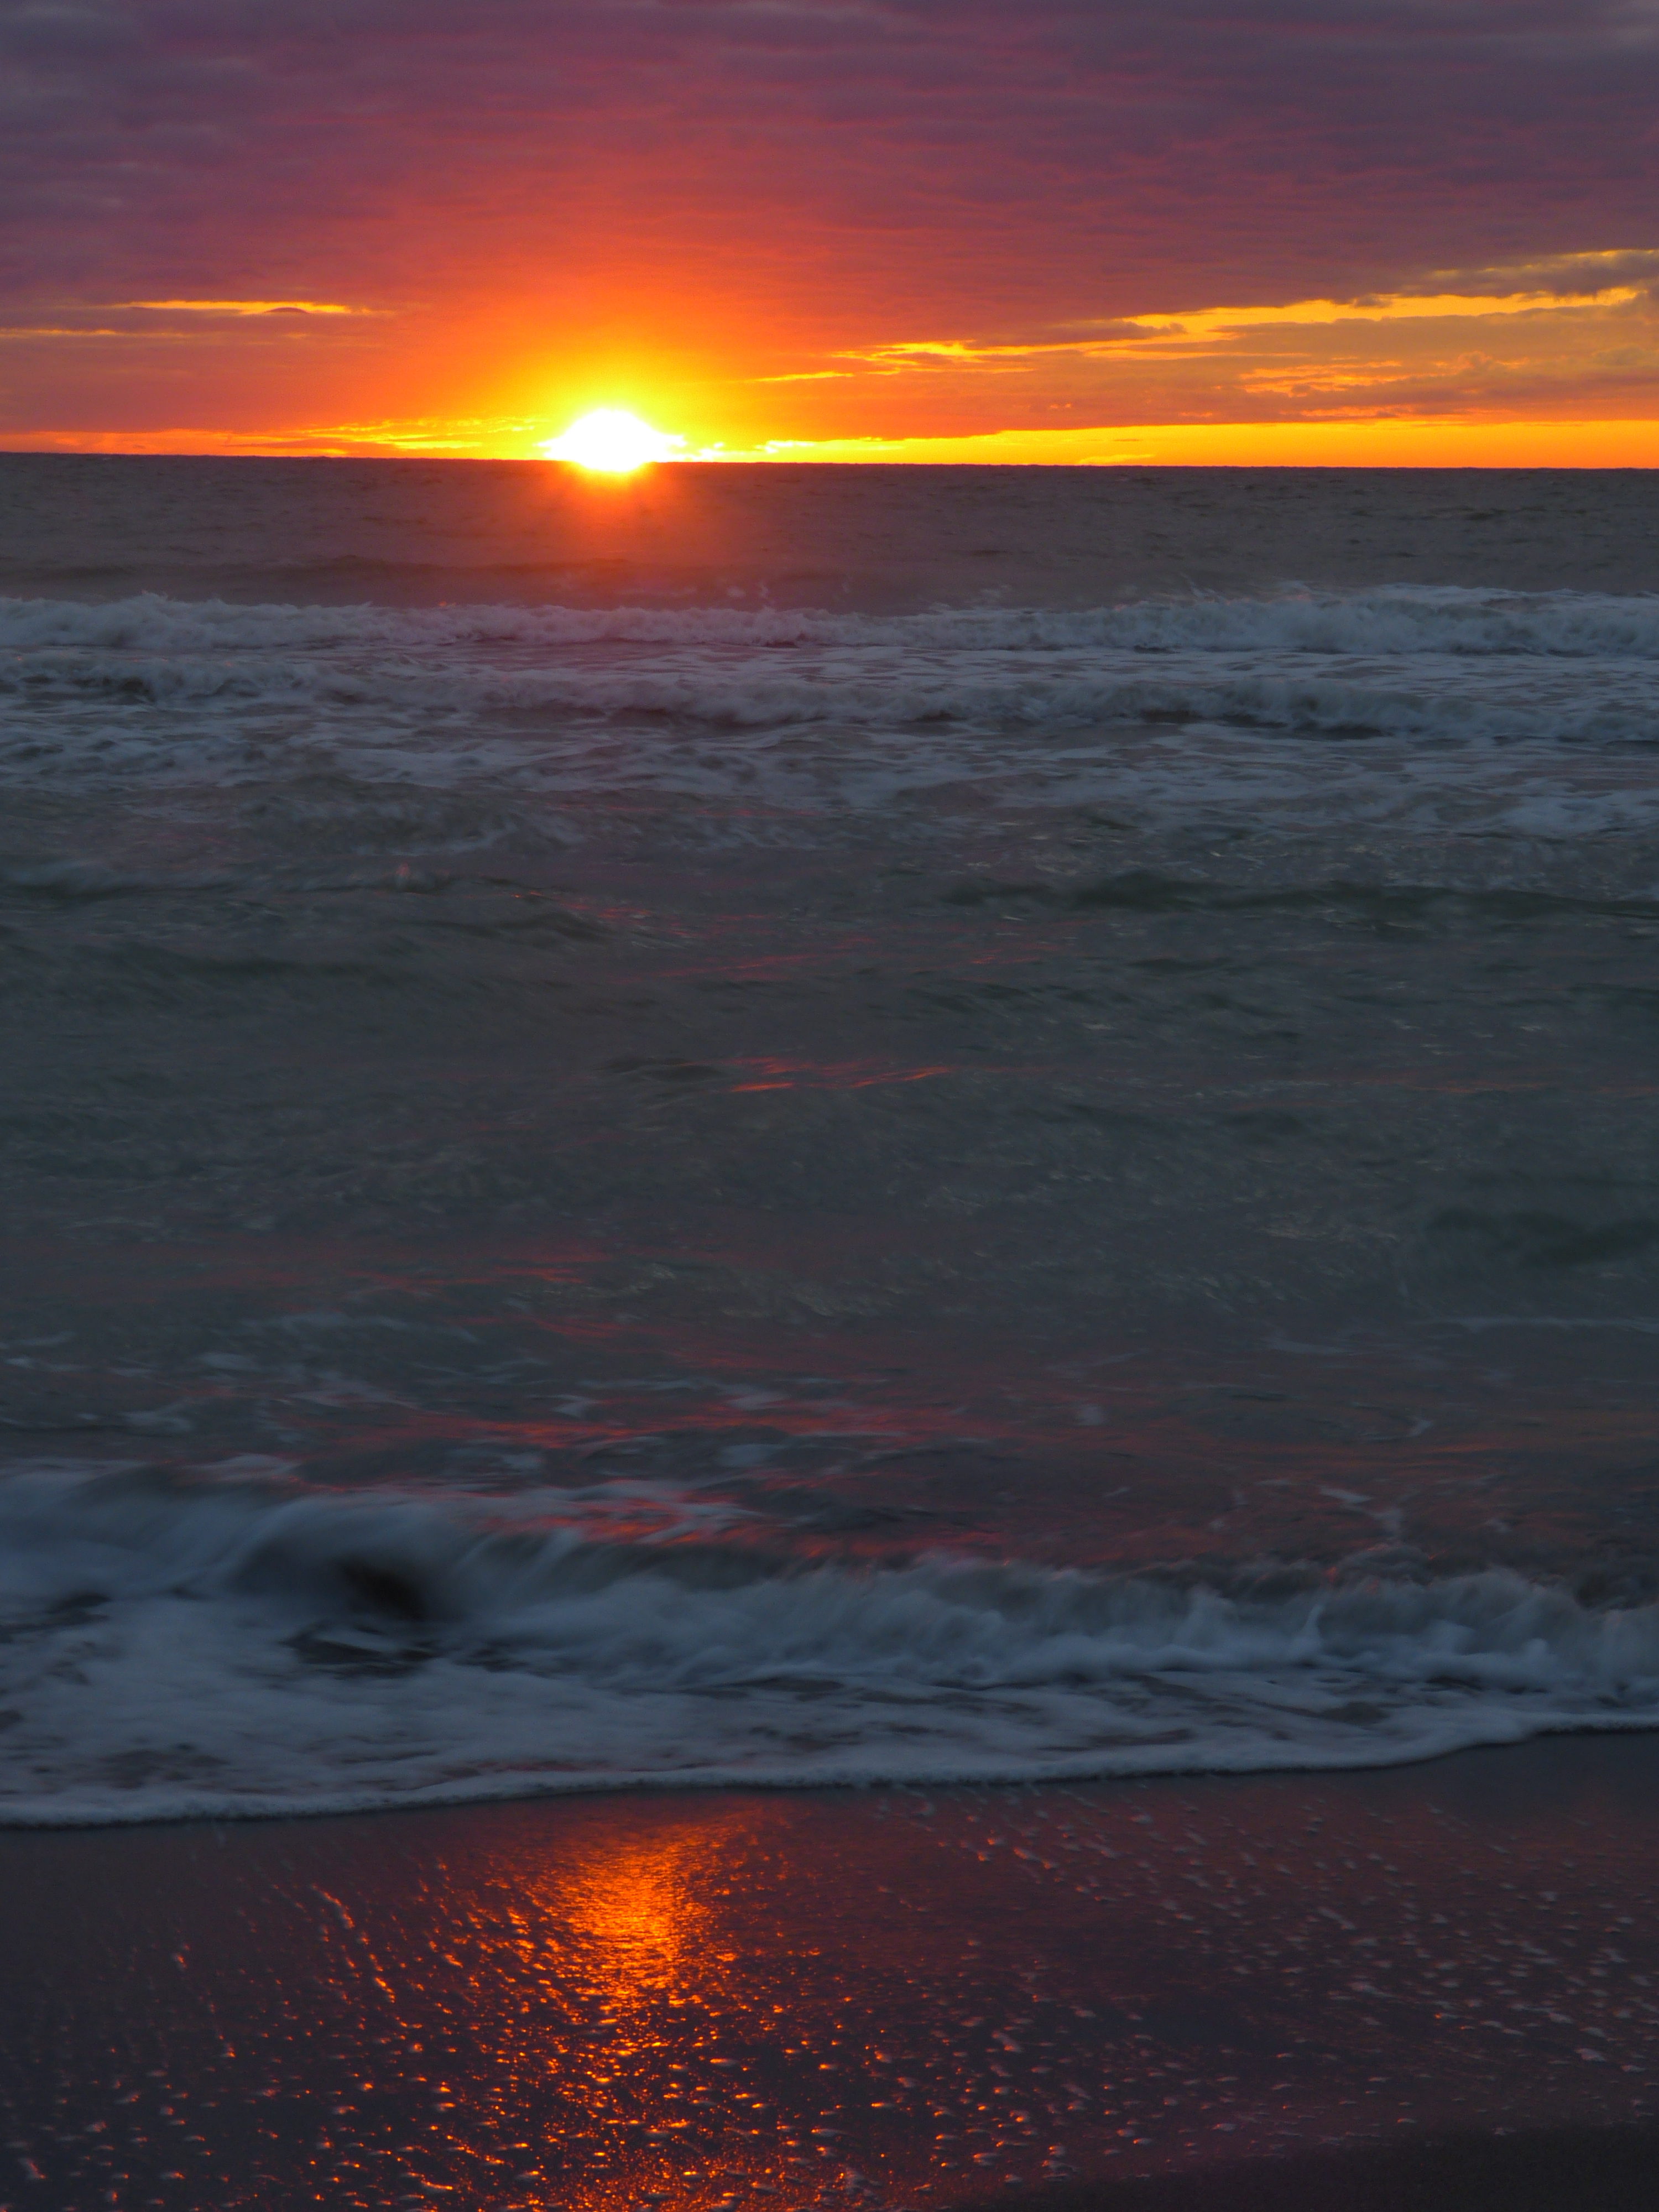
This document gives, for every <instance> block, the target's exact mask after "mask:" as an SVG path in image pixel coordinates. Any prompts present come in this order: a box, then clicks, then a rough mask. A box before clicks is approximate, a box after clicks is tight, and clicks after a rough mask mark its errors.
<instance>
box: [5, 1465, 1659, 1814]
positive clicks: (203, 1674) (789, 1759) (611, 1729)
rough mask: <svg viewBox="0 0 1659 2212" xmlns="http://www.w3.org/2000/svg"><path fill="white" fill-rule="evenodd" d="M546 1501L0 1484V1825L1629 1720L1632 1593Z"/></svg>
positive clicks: (772, 1781) (1646, 1636)
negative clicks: (966, 1555) (763, 1544)
mask: <svg viewBox="0 0 1659 2212" xmlns="http://www.w3.org/2000/svg"><path fill="white" fill-rule="evenodd" d="M561 1501H562V1504H563V1506H564V1507H566V1508H568V1495H567V1494H566V1493H554V1492H528V1493H520V1494H517V1495H514V1496H512V1497H502V1498H484V1497H479V1496H475V1495H465V1496H441V1495H419V1494H415V1493H408V1492H404V1493H389V1492H380V1493H377V1494H374V1495H373V1496H370V1495H366V1494H364V1493H361V1492H359V1493H356V1494H352V1495H346V1494H341V1493H334V1492H315V1491H311V1490H307V1489H305V1488H303V1487H301V1486H298V1485H297V1484H294V1483H291V1482H289V1481H287V1480H282V1479H274V1478H271V1477H270V1476H260V1477H258V1479H249V1478H247V1477H246V1476H243V1475H235V1476H230V1475H222V1476H219V1477H206V1476H204V1477H198V1478H196V1479H193V1480H182V1479H179V1478H177V1477H168V1476H162V1475H160V1474H155V1472H153V1471H145V1470H133V1469H129V1470H125V1471H117V1472H109V1471H104V1472H88V1471H85V1470H79V1471H77V1470H74V1469H69V1468H46V1469H40V1468H37V1469H34V1470H33V1471H28V1472H25V1473H23V1474H18V1475H15V1476H13V1477H11V1478H10V1479H9V1480H7V1481H6V1482H5V1483H4V1484H3V1485H0V1550H3V1559H4V1562H5V1564H4V1567H3V1571H0V1821H4V1822H9V1823H11V1824H14V1825H16V1824H23V1825H52V1824H72V1823H94V1824H95V1823H106V1822H115V1821H127V1820H169V1819H178V1818H183V1817H189V1816H215V1817H227V1816H239V1815H253V1814H294V1813H302V1812H311V1813H320V1812H326V1811H343V1810H351V1809H360V1808H373V1807H382V1806H387V1807H389V1806H397V1805H410V1804H422V1803H426V1804H430V1803H441V1802H457V1801H461V1800H466V1799H475V1798H490V1797H509V1796H527V1795H534V1794H540V1793H545V1792H552V1791H577V1790H600V1789H614V1788H620V1787H638V1786H644V1785H655V1786H672V1785H689V1784H751V1785H754V1784H764V1785H770V1786H784V1785H787V1786H797V1787H805V1786H811V1785H823V1784H871V1783H928V1784H939V1783H945V1782H953V1781H955V1782H992V1781H1000V1782H1019V1781H1037V1780H1043V1779H1057V1778H1085V1777H1092V1776H1109V1775H1127V1774H1151V1773H1171V1772H1194V1771H1205V1770H1208V1771H1261V1770H1265V1769H1273V1768H1318V1767H1353V1766H1372V1765H1390V1764H1395V1763H1398V1762H1401V1761H1405V1760H1409V1759H1422V1758H1426V1757H1430V1756H1432V1755H1435V1754H1437V1753H1443V1752H1448V1751H1451V1750H1455V1749H1457V1748H1461V1747H1466V1746H1469V1745H1474V1744H1489V1743H1499V1742H1512V1741H1517V1740H1519V1739H1521V1738H1523V1737H1526V1736H1528V1735H1536V1734H1539V1733H1541V1732H1544V1731H1547V1730H1552V1729H1631V1728H1648V1727H1653V1726H1656V1725H1659V1607H1655V1606H1652V1605H1641V1606H1636V1607H1627V1608H1625V1609H1596V1608H1594V1607H1589V1606H1587V1605H1584V1604H1582V1603H1580V1602H1579V1601H1577V1599H1576V1598H1575V1597H1574V1596H1573V1595H1571V1593H1569V1592H1568V1591H1566V1590H1565V1589H1560V1588H1555V1587H1551V1586H1548V1585H1545V1584H1539V1583H1530V1582H1528V1581H1526V1580H1524V1579H1522V1578H1521V1577H1517V1576H1516V1575H1513V1574H1510V1573H1508V1572H1504V1571H1488V1572H1485V1573H1477V1574H1470V1575H1466V1576H1462V1577H1455V1578H1452V1579H1447V1580H1442V1581H1437V1582H1425V1581H1412V1580H1389V1579H1379V1578H1377V1577H1375V1576H1369V1577H1368V1576H1364V1575H1359V1574H1356V1575H1354V1576H1352V1577H1346V1578H1344V1577H1338V1578H1335V1579H1331V1578H1328V1577H1323V1578H1322V1577H1316V1576H1313V1575H1312V1574H1311V1573H1310V1574H1308V1575H1305V1576H1302V1577H1297V1576H1282V1577H1279V1578H1278V1581H1277V1583H1271V1582H1267V1581H1265V1580H1258V1581H1257V1582H1255V1583H1250V1582H1249V1580H1248V1579H1246V1580H1243V1581H1240V1582H1239V1583H1237V1584H1236V1585H1235V1586H1233V1587H1231V1588H1225V1589H1224V1588H1219V1587H1215V1586H1212V1585H1208V1584H1205V1583H1200V1582H1197V1581H1194V1580H1191V1579H1188V1580H1185V1581H1183V1580H1182V1579H1180V1578H1178V1577H1147V1576H1123V1577H1113V1576H1108V1575H1099V1574H1089V1573H1084V1572H1080V1571H1055V1570H1051V1569H1045V1568H1042V1567H1038V1566H1034V1565H1024V1564H1019V1563H1014V1562H1000V1563H999V1562H973V1561H964V1560H962V1559H950V1558H945V1557H938V1558H924V1559H917V1560H915V1561H914V1562H913V1563H911V1564H908V1565H894V1566H889V1567H884V1568H878V1569H870V1568H854V1567H851V1566H848V1565H842V1564H826V1563H823V1562H821V1561H820V1562H813V1561H810V1560H802V1559H790V1558H787V1557H785V1556H781V1555H779V1554H776V1553H768V1552H766V1551H764V1550H763V1549H758V1548H751V1547H745V1546H744V1544H743V1543H742V1542H740V1541H735V1540H733V1539H732V1537H731V1536H730V1535H727V1536H726V1537H725V1538H723V1539H721V1540H720V1541H708V1540H706V1539H704V1540H701V1541H697V1540H693V1539H690V1538H684V1537H682V1538H679V1539H677V1540H674V1541H658V1542H654V1543H653V1542H615V1541H601V1540H598V1539H596V1538H594V1537H593V1536H592V1535H591V1534H584V1533H582V1532H581V1530H580V1528H572V1527H571V1526H569V1525H568V1513H567V1514H566V1515H564V1516H562V1513H561V1510H560V1508H561Z"/></svg>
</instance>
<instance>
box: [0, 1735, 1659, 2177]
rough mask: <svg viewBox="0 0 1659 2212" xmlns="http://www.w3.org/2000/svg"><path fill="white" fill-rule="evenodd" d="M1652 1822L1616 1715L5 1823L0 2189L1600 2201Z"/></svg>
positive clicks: (1630, 2152) (1644, 1955) (1615, 2127)
mask: <svg viewBox="0 0 1659 2212" xmlns="http://www.w3.org/2000/svg"><path fill="white" fill-rule="evenodd" d="M1656 1814H1659V1743H1656V1741H1655V1740H1654V1739H1653V1738H1651V1737H1645V1736H1644V1737H1638V1738H1632V1739H1625V1740H1607V1739H1600V1740H1589V1739H1582V1738H1581V1739H1571V1740H1569V1739H1553V1740H1549V1741H1544V1742H1541V1743H1537V1744H1534V1745H1532V1746H1529V1747H1525V1748H1523V1749H1521V1750H1516V1751H1504V1752H1480V1753H1466V1754H1462V1755H1461V1756H1459V1757H1457V1758H1455V1759H1449V1760H1446V1761H1443V1762H1440V1763H1438V1764H1435V1765H1426V1766H1416V1767H1412V1768H1408V1769H1399V1770H1395V1771H1386V1772H1371V1773H1366V1774H1362V1775H1355V1776H1341V1777H1332V1776H1298V1775H1279V1776H1273V1777H1267V1778H1249V1779H1241V1780H1224V1779H1206V1778H1182V1780H1180V1781H1176V1782H1139V1783H1127V1784H1104V1785H1096V1786H1093V1787H1085V1788H1079V1789H1074V1790H951V1791H943V1792H936V1793H933V1794H931V1795H929V1794H923V1793H921V1792H916V1791H910V1790H898V1791H890V1792H889V1791H869V1792H848V1793H827V1794H813V1795H790V1794H787V1793H778V1794H761V1793H734V1794H714V1793H711V1794H707V1795H693V1794H675V1795H663V1796H653V1795H639V1796H621V1797H612V1798H587V1799H580V1800H574V1801H569V1800H568V1801H563V1802H538V1803H532V1804H526V1805H507V1806H495V1807H485V1808H465V1809H459V1810H454V1811H437V1812H428V1813H415V1814H404V1815H399V1816H396V1817H392V1818H385V1817H371V1818H363V1819H356V1820H318V1821H311V1822H301V1821H295V1822H283V1823H270V1824H266V1823H249V1824H246V1825H228V1826H179V1827H173V1828H157V1829H152V1830H149V1831H144V1832H131V1831H127V1832H57V1833H49V1834H39V1835H33V1836H31V1835H24V1834H19V1833H12V1834H9V1835H6V1836H4V1837H3V1838H0V1879H3V1881H4V1884H5V1889H6V1893H7V1896H8V1899H9V1911H8V1912H7V1914H6V1916H5V1919H4V1930H5V1932H4V1936H3V1939H0V1940H3V1944H4V1953H3V1959H0V2044H3V2047H4V2048H5V2050H6V2051H8V2052H9V2053H10V2054H11V2061H10V2063H9V2068H8V2073H7V2082H6V2094H5V2111H4V2121H5V2136H4V2141H5V2143H6V2146H7V2149H6V2158H7V2161H8V2164H9V2172H6V2173H5V2180H4V2183H3V2186H0V2198H3V2201H5V2202H8V2203H18V2204H31V2203H39V2204H51V2205H52V2206H53V2207H60V2206H61V2207H64V2208H65V2212H68V2208H76V2212H79V2208H81V2207H86V2208H88V2212H90V2208H92V2207H94V2206H101V2205H104V2204H106V2203H121V2204H123V2205H126V2204H131V2205H135V2206H138V2205H143V2206H149V2205H156V2206H164V2207H180V2208H184V2207H200V2206H206V2205H213V2206H216V2207H220V2206H222V2207H226V2208H230V2207H234V2206H243V2205H246V2206H259V2207H262V2208H271V2212H275V2208H288V2207H290V2206H292V2207H298V2206H301V2205H312V2204H317V2205H328V2206H339V2207H354V2208H355V2207H374V2208H380V2207H386V2206H394V2205H396V2206H411V2207H412V2206H416V2205H425V2204H431V2205H443V2204H465V2205H469V2206H479V2207H485V2206H488V2207H490V2208H496V2209H497V2212H507V2208H508V2207H520V2208H524V2212H532V2208H533V2212H555V2208H568V2212H623V2208H632V2207H634V2206H636V2205H649V2204H660V2205H664V2206H671V2207H673V2208H676V2212H678V2208H684V2209H685V2212H703V2208H706V2207H707V2208H713V2207H715V2206H720V2205H732V2204H744V2203H753V2204H755V2205H771V2206H776V2207H778V2208H780V2212H784V2208H792V2207H797V2206H799V2207H805V2206H809V2205H812V2206H816V2205H818V2204H821V2203H837V2204H863V2205H870V2206H884V2207H895V2208H897V2207H902V2208H906V2212H908V2208H912V2207H916V2208H920V2207H933V2206H946V2205H951V2204H965V2203H981V2202H992V2201H995V2202H1002V2203H1019V2202H1022V2201H1024V2196H1026V2195H1029V2196H1030V2197H1031V2200H1032V2201H1033V2202H1034V2203H1045V2202H1047V2201H1048V2200H1049V2198H1050V2197H1052V2199H1053V2201H1054V2203H1055V2205H1056V2207H1060V2206H1066V2207H1074V2206H1075V2207H1081V2206H1085V2205H1095V2204H1100V2205H1103V2206H1105V2205H1110V2204H1113V2203H1115V2202H1117V2201H1118V2197H1119V2195H1120V2193H1121V2195H1122V2201H1123V2202H1124V2203H1126V2204H1127V2205H1131V2206H1139V2205H1141V2204H1143V2203H1144V2204H1145V2205H1146V2207H1148V2208H1149V2212H1152V2208H1157V2207H1168V2208H1170V2212H1180V2208H1187V2207H1191V2208H1199V2207H1205V2206H1209V2205H1212V2204H1214V2205H1217V2206H1218V2205H1220V2204H1222V2203H1227V2204H1230V2205H1231V2204H1233V2203H1245V2204H1252V2205H1253V2204H1257V2203H1260V2204H1261V2205H1263V2206H1277V2205H1278V2204H1279V2203H1285V2205H1287V2206H1288V2205H1289V2204H1291V2203H1300V2204H1307V2203H1318V2204H1322V2203H1337V2202H1339V2201H1340V2202H1341V2203H1344V2204H1362V2205H1363V2204H1369V2203H1373V2202H1375V2203H1377V2204H1379V2205H1383V2204H1396V2203H1397V2204H1407V2203H1410V2204H1419V2203H1420V2204H1422V2205H1425V2206H1437V2205H1440V2204H1444V2205H1445V2206H1446V2207H1447V2208H1448V2212H1450V2207H1451V2206H1452V2205H1453V2204H1454V2203H1457V2204H1459V2205H1460V2206H1461V2205H1465V2204H1468V2203H1483V2202H1486V2201H1492V2202H1493V2203H1497V2202H1499V2201H1502V2202H1504V2203H1517V2204H1527V2203H1534V2202H1538V2203H1543V2202H1546V2201H1549V2199H1548V2197H1547V2196H1546V2197H1536V2196H1531V2195H1528V2191H1529V2190H1531V2191H1536V2190H1538V2189H1540V2188H1545V2189H1547V2191H1557V2190H1559V2189H1560V2188H1563V2187H1567V2186H1569V2185H1570V2186H1571V2191H1572V2194H1573V2195H1575V2196H1576V2195H1577V2194H1578V2193H1579V2191H1580V2189H1581V2188H1584V2189H1588V2190H1589V2191H1591V2192H1592V2193H1593V2194H1594V2196H1595V2201H1598V2202H1601V2203H1632V2204H1634V2203H1638V2202H1641V2201H1643V2200H1642V2198H1641V2197H1640V2195H1639V2193H1638V2184H1639V2181H1640V2178H1641V2176H1642V2174H1643V2172H1644V2171H1645V2170H1646V2159H1647V2152H1646V2140H1647V2139H1646V2136H1645V2134H1644V2133H1643V2132H1642V2131H1641V2130H1642V2129H1643V2125H1644V2123H1646V2122H1648V2120H1649V2118H1650V2114H1651V2112H1652V2111H1653V2104H1654V2096H1655V2080H1656V2074H1655V2069H1656V2065H1659V2049H1656V2040H1655V2033H1654V2030H1655V2023H1656V2020H1659V1926H1656V1921H1655V1917H1654V1905H1655V1887H1656V1885H1655V1875H1654V1854H1653V1843H1654V1836H1655V1822H1656ZM1632 2128H1635V2129H1636V2130H1638V2132H1637V2133H1636V2134H1634V2135H1630V2134H1628V2133H1624V2132H1617V2131H1622V2130H1630V2129H1632ZM1534 2130H1553V2131H1555V2132H1554V2133H1553V2135H1552V2136H1551V2137H1550V2140H1549V2141H1548V2142H1541V2143H1540V2144H1539V2145H1538V2146H1537V2147H1536V2148H1535V2151H1534V2150H1528V2152H1527V2154H1526V2156H1525V2158H1524V2159H1522V2158H1521V2157H1520V2156H1519V2155H1518V2150H1517V2149H1516V2148H1509V2149H1506V2148H1505V2145H1506V2142H1507V2141H1508V2138H1509V2137H1510V2136H1511V2135H1514V2136H1529V2134H1530V2133H1531V2131H1534ZM1575 2130H1593V2131H1595V2132H1590V2133H1577V2134H1576V2133H1574V2132H1573V2131H1575ZM1562 2131H1565V2132H1562ZM1460 2136H1465V2137H1467V2136H1486V2137H1487V2138H1488V2139H1489V2140H1488V2141H1487V2142H1486V2144H1485V2146H1484V2147H1482V2146H1480V2145H1475V2146H1474V2147H1471V2145H1470V2143H1469V2142H1467V2141H1465V2142H1461V2143H1460V2142H1459V2141H1458V2140H1457V2138H1458V2137H1460ZM1425 2140H1426V2141H1428V2142H1430V2143H1431V2148H1429V2149H1427V2150H1425V2149H1424V2148H1420V2147H1419V2146H1420V2145H1421V2144H1422V2143H1423V2142H1425ZM1402 2145H1410V2146H1413V2148H1410V2149H1402V2148H1401V2146H1402ZM3 2170H4V2169H0V2171H3ZM1159 2177H1162V2178H1161V2179H1159ZM1011 2185H1018V2186H1019V2188H1020V2190H1021V2191H1022V2195H1021V2196H1020V2197H1016V2196H1015V2195H1014V2194H1013V2191H1012V2188H1011ZM1483 2190H1485V2191H1486V2195H1485V2196H1483V2195H1482V2191H1483ZM8 2191H9V2192H14V2193H11V2194H4V2192H8ZM1241 2191H1243V2192H1244V2193H1242V2194H1241V2193H1240V2192H1241ZM1494 2191H1496V2192H1498V2193H1496V2194H1494V2193H1493V2192H1494ZM1554 2201H1557V2202H1561V2201H1565V2200H1564V2199H1563V2198H1561V2197H1559V2195H1558V2196H1556V2197H1555V2199H1554ZM1585 2201H1589V2199H1588V2197H1587V2198H1586V2200H1585Z"/></svg>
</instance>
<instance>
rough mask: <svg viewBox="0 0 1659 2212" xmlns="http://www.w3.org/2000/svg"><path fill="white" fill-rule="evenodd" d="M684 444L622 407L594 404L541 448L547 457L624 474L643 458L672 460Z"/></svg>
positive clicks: (648, 459) (641, 465)
mask: <svg viewBox="0 0 1659 2212" xmlns="http://www.w3.org/2000/svg"><path fill="white" fill-rule="evenodd" d="M684 443H685V441H684V438H677V437H675V436H673V435H671V433H670V432H668V431H666V430H653V428H652V427H651V425H650V424H649V423H648V422H641V420H640V418H639V416H637V415H630V414H629V412H628V410H626V408H623V407H596V408H595V409H594V410H593V411H592V414H589V415H584V416H582V417H581V418H580V421H579V422H573V423H572V424H571V425H570V428H568V430H567V431H565V433H564V434H563V435H562V437H557V438H549V439H548V440H546V441H545V442H544V444H543V446H542V448H541V450H542V452H543V453H545V454H546V455H547V457H548V459H550V460H554V461H574V462H575V463H576V465H578V467H580V468H584V469H603V470H605V471H606V472H607V473H609V474H611V475H612V476H625V475H626V474H627V473H628V471H629V470H630V469H638V468H643V467H644V465H645V464H646V463H647V461H669V460H672V459H673V458H674V455H675V453H676V452H677V450H678V448H679V447H681V446H683V445H684Z"/></svg>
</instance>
